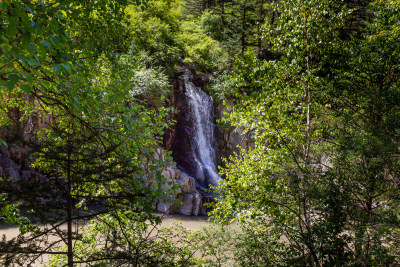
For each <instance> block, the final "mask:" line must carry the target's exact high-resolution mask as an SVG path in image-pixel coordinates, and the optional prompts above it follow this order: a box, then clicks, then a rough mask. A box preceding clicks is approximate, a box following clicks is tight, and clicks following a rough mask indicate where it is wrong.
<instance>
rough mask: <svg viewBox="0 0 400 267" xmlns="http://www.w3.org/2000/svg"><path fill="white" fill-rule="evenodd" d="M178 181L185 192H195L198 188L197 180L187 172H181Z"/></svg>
mask: <svg viewBox="0 0 400 267" xmlns="http://www.w3.org/2000/svg"><path fill="white" fill-rule="evenodd" d="M178 183H179V185H180V187H181V190H182V192H183V193H193V192H194V191H195V190H196V181H195V180H194V178H193V177H191V176H190V175H188V174H187V173H185V172H181V175H180V177H179V180H178Z"/></svg>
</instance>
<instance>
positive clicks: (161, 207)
mask: <svg viewBox="0 0 400 267" xmlns="http://www.w3.org/2000/svg"><path fill="white" fill-rule="evenodd" d="M170 208H171V203H168V202H167V203H165V202H162V201H159V202H158V203H157V211H159V212H162V213H166V214H169V213H170Z"/></svg>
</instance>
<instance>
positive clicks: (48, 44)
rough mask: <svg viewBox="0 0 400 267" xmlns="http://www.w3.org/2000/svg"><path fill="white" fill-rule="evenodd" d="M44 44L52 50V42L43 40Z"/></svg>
mask: <svg viewBox="0 0 400 267" xmlns="http://www.w3.org/2000/svg"><path fill="white" fill-rule="evenodd" d="M42 46H43V47H46V48H47V49H49V50H51V43H50V42H49V41H46V40H43V41H42Z"/></svg>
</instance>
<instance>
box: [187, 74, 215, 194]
mask: <svg viewBox="0 0 400 267" xmlns="http://www.w3.org/2000/svg"><path fill="white" fill-rule="evenodd" d="M183 78H184V81H185V88H186V96H187V98H188V102H189V114H188V116H189V117H190V120H191V121H192V123H193V130H192V133H191V136H190V144H191V150H192V154H193V158H194V163H195V165H196V166H193V169H194V173H195V179H196V183H197V184H198V186H199V187H200V188H201V189H205V188H208V185H209V184H211V185H212V186H214V187H216V186H218V179H219V175H218V171H217V166H216V160H215V150H214V147H213V144H214V143H215V138H214V127H215V125H214V123H213V120H214V104H213V100H212V98H211V96H209V95H207V94H206V93H205V92H204V91H203V90H201V89H200V88H198V87H196V86H195V85H194V84H193V82H191V81H190V79H191V73H190V72H189V71H186V72H185V74H184V75H183Z"/></svg>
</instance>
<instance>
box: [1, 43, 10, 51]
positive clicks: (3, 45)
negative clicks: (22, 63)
mask: <svg viewBox="0 0 400 267" xmlns="http://www.w3.org/2000/svg"><path fill="white" fill-rule="evenodd" d="M1 50H3V52H10V51H11V46H9V45H8V44H2V45H1Z"/></svg>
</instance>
